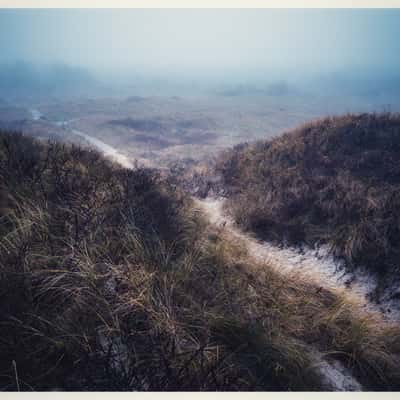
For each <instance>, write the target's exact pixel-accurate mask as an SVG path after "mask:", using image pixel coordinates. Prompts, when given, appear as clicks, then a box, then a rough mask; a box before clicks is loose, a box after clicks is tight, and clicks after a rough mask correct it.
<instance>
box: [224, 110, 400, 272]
mask: <svg viewBox="0 0 400 400" xmlns="http://www.w3.org/2000/svg"><path fill="white" fill-rule="evenodd" d="M217 169H218V170H219V171H220V172H221V174H222V176H223V181H224V185H225V187H226V188H227V190H228V192H229V195H230V196H229V197H230V201H229V208H230V210H231V212H232V213H233V215H234V217H235V219H236V221H237V222H238V223H239V224H240V225H241V226H242V227H244V228H246V229H248V230H251V231H254V232H256V233H257V234H258V235H259V236H260V237H262V238H267V239H270V240H277V241H280V242H289V243H292V244H293V243H294V244H300V243H307V244H311V245H315V244H321V243H327V244H329V246H330V247H331V249H332V251H333V252H334V254H335V255H337V256H340V257H343V258H344V259H345V260H346V262H347V265H348V266H349V267H354V266H358V265H363V266H366V267H368V268H369V269H370V270H371V271H374V272H377V273H379V274H380V276H390V277H391V278H392V274H393V273H394V274H397V276H398V274H399V265H400V247H399V243H400V212H399V210H400V116H399V115H397V114H361V115H346V116H343V117H333V118H325V119H322V120H318V121H315V122H312V123H309V124H306V125H304V126H302V127H300V128H298V129H296V130H294V131H292V132H288V133H285V134H284V135H282V136H280V137H277V138H275V139H273V140H269V141H265V142H258V143H256V144H252V145H245V146H239V147H237V148H235V149H233V150H232V151H230V152H227V153H226V154H225V155H224V157H223V158H222V159H221V161H220V162H219V164H218V166H217Z"/></svg>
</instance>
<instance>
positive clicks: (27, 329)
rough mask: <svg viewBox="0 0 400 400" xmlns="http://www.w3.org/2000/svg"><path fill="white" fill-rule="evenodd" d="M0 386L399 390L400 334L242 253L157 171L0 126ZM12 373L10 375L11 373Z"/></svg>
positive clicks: (334, 296) (337, 298)
mask: <svg viewBox="0 0 400 400" xmlns="http://www.w3.org/2000/svg"><path fill="white" fill-rule="evenodd" d="M0 218H1V224H0V354H1V357H0V388H1V389H3V390H4V389H5V390H15V389H17V388H18V387H19V388H20V389H21V390H31V389H36V390H37V389H43V390H47V389H51V388H60V389H67V390H71V389H78V390H82V389H91V390H105V389H107V390H131V389H136V390H185V389H186V390H187V389H192V390H216V389H219V390H221V389H225V390H238V389H242V390H271V389H273V390H287V389H291V390H305V389H306V390H314V389H318V388H320V387H321V386H320V385H321V383H320V379H319V377H318V376H317V375H316V374H315V373H314V371H313V370H312V369H310V362H311V360H310V358H309V353H310V348H309V346H310V345H312V346H313V347H314V348H317V349H318V350H320V351H322V352H329V353H332V354H333V356H334V357H336V358H338V359H340V360H341V361H343V362H344V363H345V364H346V365H347V366H348V367H349V368H350V369H351V370H352V371H353V373H354V374H355V375H356V376H357V377H358V378H359V379H360V380H361V382H362V383H363V384H364V385H365V386H366V387H368V388H371V389H393V388H399V386H398V385H399V382H400V376H399V371H398V369H396V362H397V355H398V354H399V353H400V334H399V330H398V328H396V327H393V326H389V325H386V324H384V323H382V322H381V321H379V319H375V318H374V317H373V316H371V315H368V314H366V313H364V312H362V311H361V310H359V309H358V308H357V307H356V306H355V305H353V304H352V302H351V301H350V300H349V299H346V298H344V297H343V296H342V295H340V294H338V293H331V292H327V291H324V290H320V289H318V288H316V287H313V286H312V285H311V284H309V283H307V282H302V281H298V280H295V279H292V278H288V277H282V276H281V275H279V274H277V273H276V272H274V269H272V268H270V267H269V266H268V265H257V264H256V263H254V262H251V261H250V259H249V258H248V256H247V255H246V252H245V250H244V249H242V248H241V247H240V244H238V243H232V242H231V241H230V238H228V237H223V236H222V235H218V234H215V232H212V231H211V228H210V227H209V226H208V225H207V224H206V223H205V221H203V220H202V218H201V216H200V215H198V213H196V212H195V210H194V209H193V207H192V205H191V202H190V201H189V200H188V199H186V198H185V197H183V196H182V195H180V194H179V193H174V192H173V191H171V190H170V189H169V187H168V186H167V185H165V184H164V183H162V182H161V181H160V179H158V177H157V176H156V174H155V173H154V172H151V171H148V170H135V171H129V170H125V169H122V168H119V167H117V166H115V165H112V164H110V163H109V162H107V161H105V160H104V159H103V158H102V157H101V156H100V155H99V154H97V153H96V152H91V151H87V150H82V149H80V148H76V147H66V146H65V145H64V146H63V145H59V144H54V143H48V144H42V143H39V142H37V141H34V140H33V139H30V138H28V137H24V136H21V135H18V134H15V133H6V132H3V133H0ZM16 375H18V377H17V376H16Z"/></svg>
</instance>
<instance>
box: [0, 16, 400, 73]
mask: <svg viewBox="0 0 400 400" xmlns="http://www.w3.org/2000/svg"><path fill="white" fill-rule="evenodd" d="M399 38H400V10H376V9H375V10H360V9H358V10H349V9H344V10H326V9H325V10H310V9H305V10H295V9H292V10H274V9H259V10H254V9H249V10H242V9H238V10H226V9H225V10H215V9H213V10H204V9H203V10H177V9H169V10H145V9H130V10H121V9H118V10H104V9H102V10H101V9H98V10H94V9H93V10H90V9H89V10H62V9H61V10H60V9H58V10H0V63H12V62H14V61H16V60H24V61H27V62H32V63H67V64H70V65H75V66H80V67H85V68H89V69H90V70H92V71H95V72H98V73H103V74H104V73H114V74H118V73H127V72H129V71H135V72H138V73H142V74H158V75H163V76H167V75H171V76H177V77H179V76H186V77H199V76H200V77H201V76H203V77H206V78H207V77H218V76H225V77H226V76H231V75H232V76H235V75H238V76H243V77H246V76H255V77H257V76H263V74H270V75H276V76H280V75H283V74H290V75H292V76H296V75H302V74H306V75H307V74H308V75H312V74H317V73H329V72H334V71H343V70H351V71H360V73H365V72H368V71H375V72H378V73H379V72H391V71H396V70H398V69H399V67H400V40H399Z"/></svg>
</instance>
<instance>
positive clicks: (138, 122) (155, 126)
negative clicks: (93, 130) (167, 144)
mask: <svg viewBox="0 0 400 400" xmlns="http://www.w3.org/2000/svg"><path fill="white" fill-rule="evenodd" d="M108 123H109V124H110V125H119V126H123V127H125V128H129V129H134V130H137V131H142V132H160V131H162V130H163V129H164V124H163V123H161V122H160V121H157V120H156V119H134V118H124V119H113V120H111V121H109V122H108Z"/></svg>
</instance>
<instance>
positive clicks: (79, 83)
mask: <svg viewBox="0 0 400 400" xmlns="http://www.w3.org/2000/svg"><path fill="white" fill-rule="evenodd" d="M96 90H99V83H98V82H97V80H96V79H95V78H94V77H93V76H92V75H91V74H90V73H89V72H88V71H87V70H86V69H84V68H80V67H72V66H69V65H66V64H51V65H34V64H30V63H26V62H22V61H20V62H15V63H13V64H2V65H0V93H1V94H2V96H4V97H7V98H11V99H19V98H21V99H22V100H26V99H31V98H34V99H40V98H41V97H42V96H70V95H87V93H93V92H94V91H96Z"/></svg>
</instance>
